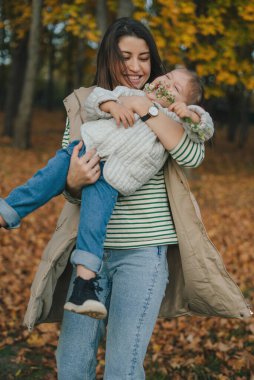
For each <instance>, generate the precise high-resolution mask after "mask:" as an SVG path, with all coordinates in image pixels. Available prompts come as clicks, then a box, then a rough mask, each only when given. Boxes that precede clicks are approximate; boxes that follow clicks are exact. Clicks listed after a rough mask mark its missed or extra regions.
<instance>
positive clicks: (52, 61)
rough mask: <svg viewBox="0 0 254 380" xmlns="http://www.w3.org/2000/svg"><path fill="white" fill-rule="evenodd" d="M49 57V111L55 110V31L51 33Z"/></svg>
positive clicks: (47, 95)
mask: <svg viewBox="0 0 254 380" xmlns="http://www.w3.org/2000/svg"><path fill="white" fill-rule="evenodd" d="M48 33H49V41H48V42H49V53H48V54H49V55H48V78H47V92H46V107H47V110H48V111H52V109H53V101H54V68H55V45H54V44H53V38H54V30H50V31H49V32H48Z"/></svg>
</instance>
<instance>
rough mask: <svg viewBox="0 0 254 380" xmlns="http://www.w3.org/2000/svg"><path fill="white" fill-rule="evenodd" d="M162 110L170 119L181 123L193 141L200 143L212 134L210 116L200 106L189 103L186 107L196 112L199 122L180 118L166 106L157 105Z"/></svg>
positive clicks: (212, 127) (212, 126)
mask: <svg viewBox="0 0 254 380" xmlns="http://www.w3.org/2000/svg"><path fill="white" fill-rule="evenodd" d="M159 108H160V109H162V110H163V112H164V113H165V114H166V115H167V116H168V117H170V118H171V119H173V120H175V121H177V122H179V123H181V124H182V126H183V128H184V130H185V132H186V133H187V135H188V136H189V137H190V139H191V140H192V141H194V142H197V143H201V142H204V141H207V140H209V139H210V138H211V137H212V136H213V134H214V125H213V121H212V118H211V116H210V115H209V113H208V112H206V111H205V110H204V109H203V108H202V107H199V106H196V105H190V106H188V108H189V109H190V110H191V111H194V112H196V113H197V114H198V115H199V117H200V123H194V122H191V120H182V119H180V118H179V117H178V116H177V115H176V113H175V112H171V111H169V110H168V109H167V108H162V107H161V106H159Z"/></svg>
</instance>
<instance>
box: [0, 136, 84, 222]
mask: <svg viewBox="0 0 254 380" xmlns="http://www.w3.org/2000/svg"><path fill="white" fill-rule="evenodd" d="M77 143H78V141H74V142H73V143H71V144H70V145H69V146H68V147H67V149H60V150H58V151H57V153H56V155H55V157H53V158H51V159H50V160H49V162H48V163H47V165H46V166H45V167H44V168H42V169H40V170H39V171H38V172H37V173H36V174H35V175H34V176H33V177H32V178H30V179H29V180H28V181H27V182H26V183H25V184H24V185H21V186H19V187H17V188H16V189H14V190H12V192H11V193H10V194H9V196H8V197H7V198H5V199H4V200H3V199H0V215H1V216H2V218H3V219H4V220H5V222H6V223H7V225H8V227H10V228H11V227H16V226H17V225H18V224H19V223H20V219H22V218H24V217H25V216H26V215H28V214H29V213H31V212H32V211H34V210H36V209H37V208H39V207H41V206H42V205H44V204H45V203H47V202H48V201H49V200H50V199H51V198H53V197H55V196H56V195H59V194H61V193H62V191H63V190H64V188H65V184H66V177H67V173H68V169H69V165H70V159H71V153H72V150H73V148H74V146H75V145H77Z"/></svg>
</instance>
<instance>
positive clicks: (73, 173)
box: [67, 142, 100, 192]
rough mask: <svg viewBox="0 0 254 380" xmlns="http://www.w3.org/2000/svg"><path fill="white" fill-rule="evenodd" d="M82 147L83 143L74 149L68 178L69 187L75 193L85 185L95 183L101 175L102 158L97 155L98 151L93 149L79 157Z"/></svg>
mask: <svg viewBox="0 0 254 380" xmlns="http://www.w3.org/2000/svg"><path fill="white" fill-rule="evenodd" d="M82 145H83V143H82V142H81V143H79V144H78V145H76V146H75V148H74V149H73V153H72V157H71V162H70V168H69V172H68V176H67V186H68V188H69V189H70V191H71V190H73V192H77V191H79V190H80V189H81V188H82V187H83V186H85V185H90V184H91V183H94V182H95V181H96V180H97V179H98V178H99V175H100V166H99V162H100V157H99V156H98V155H97V154H96V149H91V150H90V151H88V152H86V153H85V154H84V155H83V156H81V157H79V151H80V149H81V147H82Z"/></svg>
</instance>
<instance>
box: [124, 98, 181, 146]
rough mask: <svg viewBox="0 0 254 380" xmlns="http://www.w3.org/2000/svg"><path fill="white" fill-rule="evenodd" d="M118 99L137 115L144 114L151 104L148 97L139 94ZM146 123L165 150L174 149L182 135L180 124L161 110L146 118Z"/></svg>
mask: <svg viewBox="0 0 254 380" xmlns="http://www.w3.org/2000/svg"><path fill="white" fill-rule="evenodd" d="M120 100H121V103H123V104H124V105H125V106H126V107H129V108H130V109H131V110H132V111H133V112H135V113H137V114H138V115H139V116H144V115H146V114H147V113H148V110H149V107H151V106H152V105H153V102H152V101H151V100H150V99H148V98H146V97H140V96H130V97H121V99H120ZM146 124H147V125H148V126H149V127H150V128H151V130H152V131H153V132H154V133H155V134H156V136H157V137H158V139H159V140H160V142H161V143H162V145H163V146H164V148H165V149H166V150H172V149H174V148H175V147H176V146H177V144H178V143H179V142H180V141H181V139H182V137H183V135H184V128H183V127H182V124H181V123H178V122H176V121H174V120H172V119H170V118H169V117H167V116H166V115H165V114H164V112H163V111H162V110H159V115H158V116H156V117H151V118H150V119H148V120H147V121H146Z"/></svg>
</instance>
